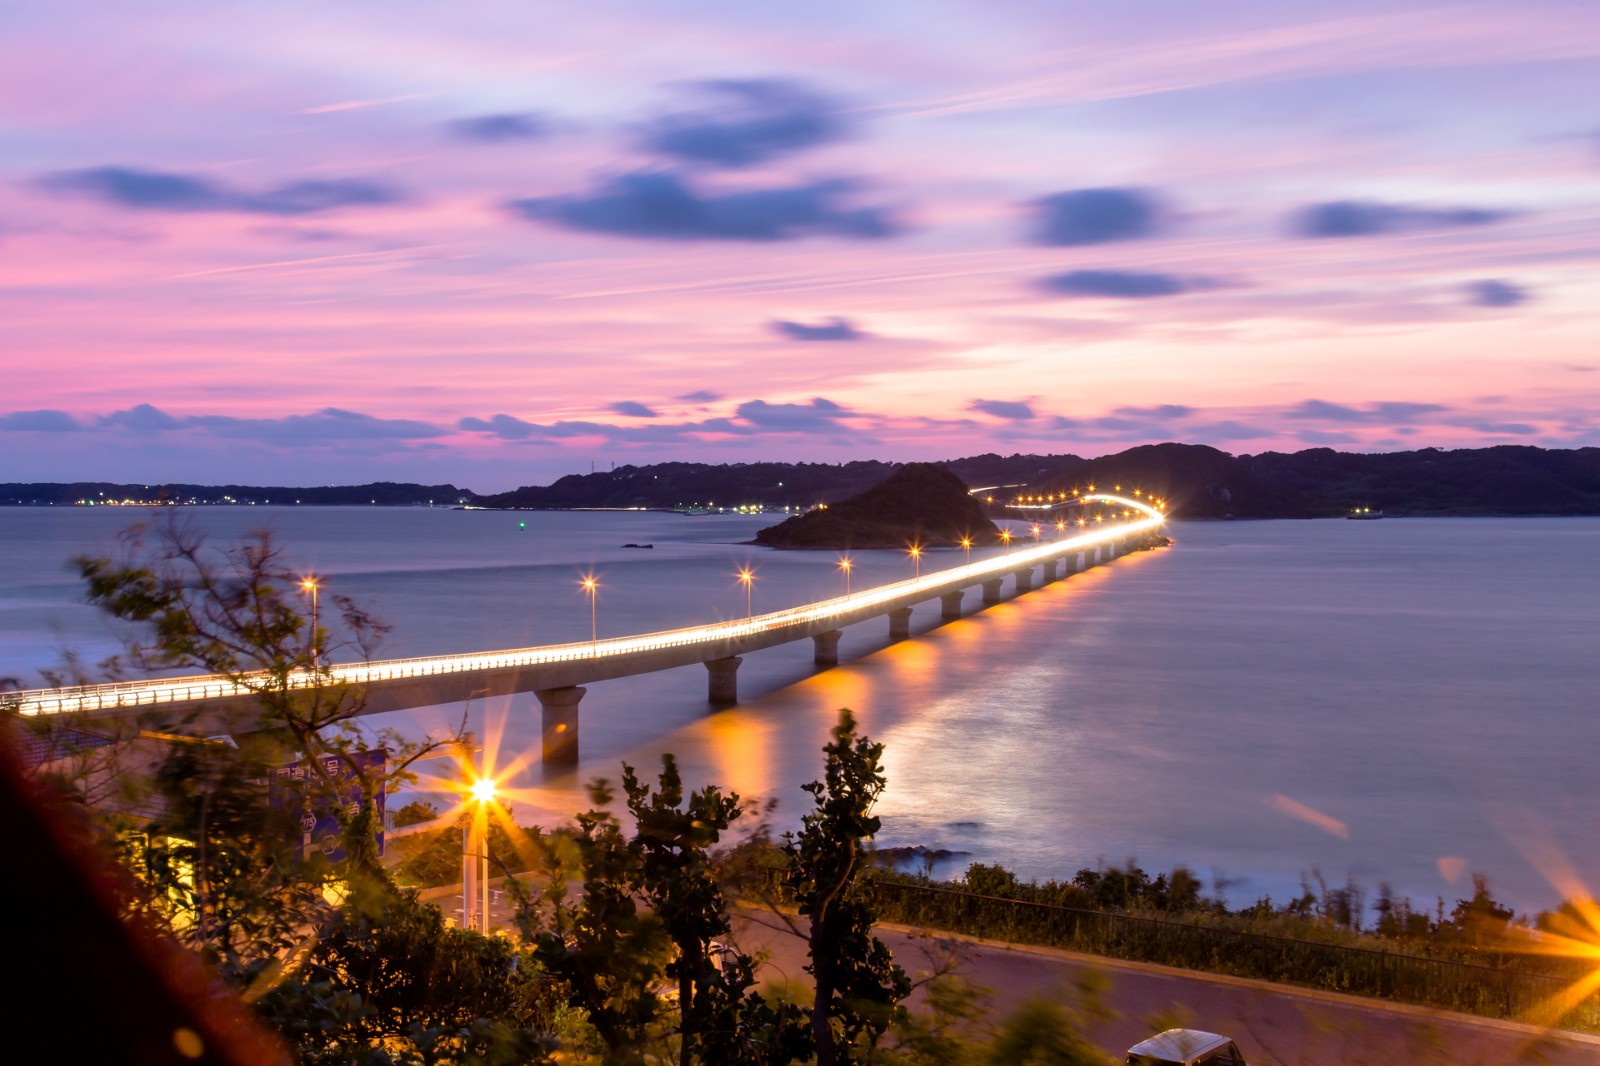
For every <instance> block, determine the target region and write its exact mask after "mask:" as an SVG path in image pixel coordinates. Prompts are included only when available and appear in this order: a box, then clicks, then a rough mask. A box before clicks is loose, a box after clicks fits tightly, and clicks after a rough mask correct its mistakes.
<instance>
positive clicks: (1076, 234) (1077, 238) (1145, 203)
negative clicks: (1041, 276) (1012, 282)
mask: <svg viewBox="0 0 1600 1066" xmlns="http://www.w3.org/2000/svg"><path fill="white" fill-rule="evenodd" d="M1030 206H1031V207H1032V209H1033V212H1034V222H1035V225H1036V227H1037V228H1036V229H1035V232H1034V239H1035V241H1036V242H1037V243H1039V244H1055V245H1075V244H1104V243H1106V242H1108V241H1125V240H1132V239H1134V238H1136V237H1148V236H1150V235H1151V234H1153V233H1154V232H1155V230H1156V227H1157V223H1158V221H1159V218H1158V214H1159V212H1158V209H1157V205H1156V203H1155V201H1154V200H1153V199H1151V197H1150V196H1149V195H1147V194H1146V193H1144V192H1141V191H1140V190H1138V189H1076V190H1073V191H1071V192H1058V193H1055V194H1054V195H1051V196H1045V197H1041V198H1040V199H1038V200H1035V201H1034V202H1033V203H1032V205H1030Z"/></svg>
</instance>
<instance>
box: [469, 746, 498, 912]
mask: <svg viewBox="0 0 1600 1066" xmlns="http://www.w3.org/2000/svg"><path fill="white" fill-rule="evenodd" d="M476 750H478V749H477V748H476V747H475V745H474V744H473V738H472V734H470V733H469V734H467V735H466V736H465V737H463V738H462V740H461V757H462V762H463V763H464V764H465V765H464V769H465V770H466V773H467V776H468V778H469V779H470V780H471V782H472V783H471V784H470V785H468V786H467V796H468V800H467V803H468V810H467V825H466V830H465V832H464V834H463V835H462V839H461V924H462V926H463V927H464V928H467V929H472V930H476V931H477V932H480V933H484V934H486V935H487V934H488V932H489V804H491V803H493V802H494V799H495V783H494V778H492V777H490V776H488V774H486V773H480V772H479V771H477V770H475V769H474V768H473V765H472V762H473V760H472V755H473V752H474V751H476Z"/></svg>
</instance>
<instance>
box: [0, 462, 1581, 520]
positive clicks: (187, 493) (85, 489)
mask: <svg viewBox="0 0 1600 1066" xmlns="http://www.w3.org/2000/svg"><path fill="white" fill-rule="evenodd" d="M933 465H936V466H939V467H942V468H944V469H946V470H948V471H950V472H951V473H952V474H954V475H956V476H957V477H958V478H960V479H961V480H962V481H964V482H965V483H966V484H967V485H969V486H971V487H973V488H975V489H976V488H986V489H987V488H990V487H993V490H992V491H991V492H989V493H988V495H992V496H994V498H995V502H996V503H1003V502H1005V500H1007V499H1009V498H1011V497H1012V496H1013V495H1016V494H1022V493H1030V492H1031V493H1048V492H1059V491H1062V490H1070V489H1072V488H1084V487H1087V486H1088V485H1091V484H1093V485H1095V486H1097V487H1100V488H1105V489H1111V488H1114V487H1115V486H1116V485H1118V484H1121V485H1124V486H1126V487H1128V488H1130V489H1131V488H1133V487H1136V486H1137V487H1139V488H1141V489H1142V490H1143V491H1145V492H1149V493H1153V494H1155V495H1156V496H1158V497H1160V498H1162V499H1165V500H1167V501H1168V502H1169V513H1171V514H1172V515H1173V516H1174V517H1177V518H1228V517H1232V518H1333V517H1339V516H1342V515H1347V514H1349V513H1350V512H1351V510H1353V509H1354V508H1357V507H1370V508H1372V509H1373V510H1382V511H1383V512H1384V513H1385V514H1387V515H1538V514H1545V515H1600V448H1575V449H1545V448H1534V447H1527V446H1522V445H1501V446H1498V447H1494V448H1463V449H1457V450H1453V451H1445V450H1441V449H1438V448H1423V449H1420V450H1418V451H1409V452H1381V453H1375V454H1364V453H1356V452H1337V451H1334V450H1333V449H1331V448H1311V449H1308V450H1306V451H1299V452H1293V453H1284V452H1263V453H1262V454H1260V455H1237V456H1236V455H1229V454H1228V453H1226V452H1221V451H1218V450H1217V449H1215V448H1210V447H1207V446H1205V445H1196V444H1155V445H1145V446H1141V447H1138V448H1129V449H1128V450H1127V451H1124V452H1119V453H1117V454H1116V455H1107V456H1102V457H1100V458H1098V459H1084V458H1080V457H1079V456H1076V455H1020V454H1019V455H996V454H992V453H991V454H986V455H976V456H971V457H969V458H965V459H951V460H946V461H944V462H940V463H936V464H933ZM896 469H897V464H895V463H886V462H879V461H876V460H858V461H856V462H850V463H726V464H710V463H676V462H672V463H653V464H650V465H647V466H618V467H616V468H615V469H613V470H602V471H596V472H595V473H591V474H570V475H568V476H566V477H563V478H560V479H559V480H557V481H555V482H553V483H551V484H549V485H530V486H525V487H523V488H519V489H514V490H512V491H510V492H501V493H488V494H486V493H478V492H474V491H472V490H471V489H466V488H458V487H456V486H454V485H415V484H397V483H393V482H380V483H377V484H371V485H348V486H323V487H318V488H284V487H262V486H246V485H221V486H215V485H214V486H206V485H183V484H150V485H128V484H114V483H108V482H74V483H70V484H61V483H53V482H52V483H13V484H0V505H6V504H10V505H24V506H26V505H34V506H44V505H55V506H72V505H74V504H79V503H84V502H87V501H91V500H92V501H95V502H97V503H107V502H113V501H116V502H124V501H126V502H128V503H185V504H197V505H218V504H248V503H256V504H266V503H270V504H276V505H282V504H287V505H294V504H301V505H308V506H309V505H321V506H329V505H352V506H358V505H359V506H371V505H373V504H377V505H380V506H381V505H389V506H428V505H429V504H431V505H433V506H436V507H438V506H470V507H495V508H527V509H565V508H576V507H645V508H660V509H672V508H685V509H687V508H716V507H728V508H733V507H737V506H739V505H758V504H759V505H764V506H765V507H766V508H768V509H769V510H771V509H780V510H781V509H782V508H784V507H790V508H795V509H800V510H806V509H809V508H812V507H815V506H816V505H817V504H819V503H829V504H832V503H834V502H836V501H842V500H844V499H846V498H847V497H849V496H853V495H855V494H856V493H859V492H863V491H865V490H866V489H868V488H870V487H871V486H873V485H875V484H878V483H879V482H881V481H883V480H884V479H885V478H887V477H888V476H889V475H890V474H891V473H893V472H894V471H895V470H896Z"/></svg>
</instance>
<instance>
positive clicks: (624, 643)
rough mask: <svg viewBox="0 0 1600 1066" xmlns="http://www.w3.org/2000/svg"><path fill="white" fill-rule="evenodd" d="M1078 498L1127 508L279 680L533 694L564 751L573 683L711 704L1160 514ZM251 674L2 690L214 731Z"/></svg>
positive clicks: (1098, 557) (953, 609)
mask: <svg viewBox="0 0 1600 1066" xmlns="http://www.w3.org/2000/svg"><path fill="white" fill-rule="evenodd" d="M1082 499H1083V501H1084V502H1092V503H1108V504H1112V505H1116V506H1121V507H1123V508H1124V510H1125V513H1127V514H1129V515H1131V516H1133V517H1131V518H1130V519H1129V520H1126V521H1122V522H1113V523H1105V524H1097V525H1095V526H1093V527H1090V528H1089V529H1087V530H1086V531H1085V532H1082V533H1078V534H1075V535H1073V536H1070V537H1064V538H1062V539H1060V540H1041V541H1038V542H1037V543H1033V544H1030V545H1028V546H1026V547H1019V548H1014V549H1012V550H1010V551H1008V552H1006V553H1005V554H1003V555H998V556H992V557H990V558H987V559H983V560H980V561H978V562H975V563H967V564H964V565H962V566H958V567H952V568H951V569H948V570H942V571H939V572H937V573H933V574H928V575H926V576H921V577H916V578H912V579H909V580H906V581H897V582H893V583H891V584H887V585H879V586H876V587H874V588H868V589H862V590H861V591H859V592H853V593H851V594H849V595H845V596H837V597H833V598H831V599H826V600H819V601H817V602H815V603H808V604H803V605H801V606H799V607H791V608H788V609H785V610H781V611H772V612H769V613H766V614H757V615H752V616H750V617H748V618H744V619H736V620H732V621H724V622H715V623H712V624H709V625H702V626H690V627H687V628H683V629H671V630H663V631H660V632H655V633H642V634H638V635H635V636H628V637H608V638H606V639H603V640H593V641H582V642H578V643H571V644H555V645H545V646H542V647H532V648H512V649H505V650H501V651H488V652H474V653H470V654H463V655H434V656H425V657H421V658H411V659H391V660H385V661H379V662H365V663H338V664H332V665H329V666H327V667H325V668H324V669H323V670H322V671H320V672H309V671H308V672H305V673H303V674H296V675H293V676H291V678H290V680H289V683H290V685H291V686H292V687H297V688H312V687H316V686H318V685H330V684H340V685H351V686H360V687H361V688H362V690H363V692H364V695H365V704H364V707H363V710H362V713H364V714H378V713H382V712H386V711H394V710H401V709H404V708H408V707H428V706H434V705H437V704H445V703H457V702H462V701H465V700H468V699H472V698H477V697H483V696H500V695H508V694H511V693H516V692H533V693H534V694H535V695H536V696H537V697H538V699H539V703H540V706H541V708H542V712H543V721H544V758H545V760H546V761H547V762H570V761H575V760H576V758H577V742H578V704H579V701H580V700H581V699H582V697H583V693H584V688H583V686H584V685H587V684H590V683H593V682H598V681H606V680H610V679H612V678H618V677H628V676H632V675H635V674H644V673H652V672H654V671H658V670H670V669H673V668H675V667H679V666H687V665H690V664H693V663H697V662H698V663H704V664H705V666H706V669H707V672H708V675H709V677H708V698H709V700H710V702H711V703H712V704H713V705H717V706H725V705H727V704H731V703H734V702H737V699H738V690H737V676H738V668H739V663H740V661H741V659H740V657H741V656H742V655H744V654H746V653H748V652H754V651H760V650H762V649H764V648H770V647H774V646H776V645H779V644H787V643H789V642H791V641H797V640H801V639H803V638H806V637H810V638H811V639H812V641H813V644H814V649H813V656H814V660H815V662H816V663H817V664H818V665H822V666H831V665H834V664H836V663H837V662H838V661H839V659H838V644H839V636H840V632H839V631H840V630H841V629H842V628H843V627H845V626H849V625H855V624H857V623H859V622H863V621H866V620H868V619H871V618H875V617H879V616H887V618H888V620H889V636H890V639H891V640H893V639H901V638H904V637H907V636H909V635H910V620H911V614H912V609H913V608H914V607H915V606H916V605H917V604H921V603H927V602H929V601H932V600H935V599H937V600H939V602H940V618H941V619H943V620H949V619H953V618H959V617H960V616H961V606H962V600H963V598H964V596H965V593H966V591H967V590H968V589H970V588H972V587H973V586H978V587H980V588H981V589H982V596H981V602H982V604H983V605H984V606H988V605H989V604H993V603H998V602H999V600H1000V592H1001V588H1002V585H1003V583H1004V581H1005V579H1006V578H1008V577H1009V578H1011V579H1012V581H1013V582H1014V587H1015V591H1016V592H1017V593H1018V594H1022V593H1026V592H1028V591H1030V590H1031V589H1032V588H1033V587H1034V576H1033V575H1034V571H1035V569H1040V570H1041V577H1040V583H1041V584H1047V583H1049V582H1050V581H1054V580H1056V579H1058V578H1059V577H1063V576H1066V575H1068V574H1072V573H1074V572H1076V571H1078V570H1079V569H1087V568H1088V567H1090V566H1094V565H1095V564H1096V563H1098V562H1103V561H1105V560H1106V559H1107V558H1110V557H1111V556H1112V555H1114V554H1120V553H1121V552H1123V551H1127V550H1130V549H1132V548H1135V547H1144V546H1147V545H1148V544H1149V543H1150V541H1151V538H1153V536H1154V534H1155V531H1156V530H1157V529H1158V528H1159V527H1160V526H1161V524H1162V522H1163V521H1165V517H1164V516H1163V515H1162V514H1161V512H1160V511H1158V510H1156V509H1155V508H1153V507H1151V506H1149V505H1148V504H1145V503H1142V502H1139V501H1137V500H1130V499H1126V498H1124V497H1120V496H1112V495H1107V494H1095V495H1093V496H1088V497H1083V498H1082ZM1080 560H1081V561H1080ZM252 676H253V675H246V676H245V677H244V678H241V679H237V680H233V679H229V678H225V677H219V676H206V677H178V678H154V679H150V680H144V681H134V682H121V683H113V684H104V685H82V686H76V687H71V688H60V689H34V690H27V691H23V692H18V693H13V694H12V695H13V697H14V698H15V699H16V701H17V704H18V707H19V709H20V711H21V713H23V714H25V715H47V714H66V713H89V714H92V715H95V716H119V715H121V716H136V717H144V716H155V715H160V716H164V717H168V718H175V717H178V716H189V717H192V718H193V722H192V723H191V725H190V728H193V729H196V730H198V731H200V732H204V733H207V734H211V733H227V732H236V731H242V729H243V726H242V723H249V722H252V721H253V720H254V718H255V715H256V713H257V710H258V705H257V703H256V699H257V697H256V695H255V692H254V690H253V688H252V686H251V683H250V682H251V680H252ZM263 680H265V678H264V677H263Z"/></svg>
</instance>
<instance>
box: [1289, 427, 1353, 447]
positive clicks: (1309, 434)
mask: <svg viewBox="0 0 1600 1066" xmlns="http://www.w3.org/2000/svg"><path fill="white" fill-rule="evenodd" d="M1295 438H1296V439H1297V440H1301V441H1304V442H1305V443H1307V444H1354V443H1356V442H1357V441H1359V440H1360V439H1361V438H1360V437H1358V436H1356V435H1355V434H1354V433H1344V432H1341V431H1338V430H1331V431H1330V430H1324V429H1302V430H1301V431H1300V432H1298V433H1296V434H1295Z"/></svg>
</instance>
